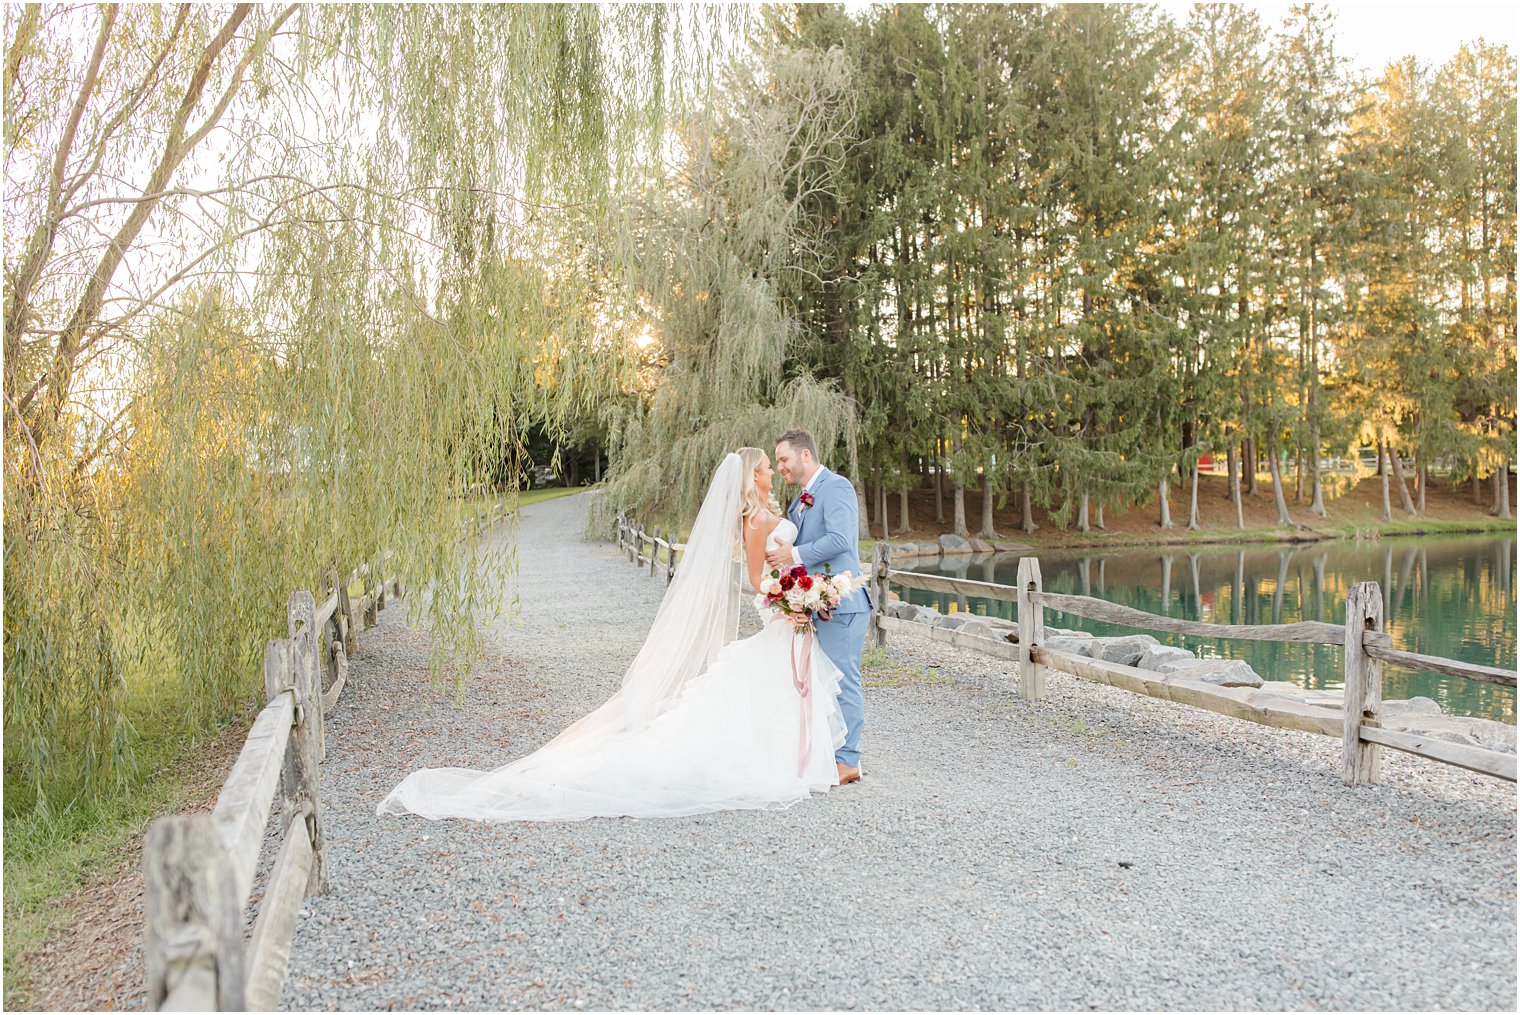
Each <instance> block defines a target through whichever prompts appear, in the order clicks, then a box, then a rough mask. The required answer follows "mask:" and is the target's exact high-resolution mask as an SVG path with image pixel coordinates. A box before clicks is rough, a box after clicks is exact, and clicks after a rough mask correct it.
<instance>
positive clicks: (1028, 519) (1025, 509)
mask: <svg viewBox="0 0 1520 1015" xmlns="http://www.w3.org/2000/svg"><path fill="white" fill-rule="evenodd" d="M1019 512H1020V514H1021V515H1023V517H1022V519H1021V520H1020V522H1019V528H1021V529H1023V530H1024V531H1025V532H1033V531H1034V530H1035V529H1038V528H1039V526H1038V525H1036V524H1035V523H1034V503H1033V498H1032V497H1030V496H1029V483H1028V482H1027V481H1026V482H1024V483H1022V484H1020V486H1019Z"/></svg>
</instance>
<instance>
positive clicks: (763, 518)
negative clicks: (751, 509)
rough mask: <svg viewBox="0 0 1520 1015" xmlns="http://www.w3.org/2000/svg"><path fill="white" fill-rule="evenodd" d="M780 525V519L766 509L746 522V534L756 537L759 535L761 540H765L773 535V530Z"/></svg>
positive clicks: (756, 513)
mask: <svg viewBox="0 0 1520 1015" xmlns="http://www.w3.org/2000/svg"><path fill="white" fill-rule="evenodd" d="M780 524H781V519H780V518H778V517H777V516H776V515H774V514H772V513H771V512H769V511H767V510H766V509H765V508H761V509H760V510H759V511H756V512H755V513H754V514H752V515H750V517H749V521H747V522H745V524H744V528H745V531H746V532H752V533H754V534H755V535H758V536H759V537H760V538H761V539H764V538H765V537H766V536H769V535H770V534H771V530H773V529H774V528H775V527H776V526H777V525H780Z"/></svg>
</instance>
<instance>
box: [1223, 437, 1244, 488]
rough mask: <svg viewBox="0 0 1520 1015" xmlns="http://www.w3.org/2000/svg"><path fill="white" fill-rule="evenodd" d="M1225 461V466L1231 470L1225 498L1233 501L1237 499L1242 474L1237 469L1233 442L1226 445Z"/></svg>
mask: <svg viewBox="0 0 1520 1015" xmlns="http://www.w3.org/2000/svg"><path fill="white" fill-rule="evenodd" d="M1224 461H1225V468H1226V469H1228V470H1229V480H1228V482H1226V483H1225V485H1224V499H1225V500H1229V501H1233V500H1234V499H1235V491H1236V490H1237V489H1239V484H1238V480H1239V478H1240V474H1239V473H1238V472H1237V471H1236V469H1235V445H1234V444H1233V443H1231V444H1227V445H1225V449H1224Z"/></svg>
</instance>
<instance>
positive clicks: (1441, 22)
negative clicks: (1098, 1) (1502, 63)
mask: <svg viewBox="0 0 1520 1015" xmlns="http://www.w3.org/2000/svg"><path fill="white" fill-rule="evenodd" d="M869 6H870V4H868V3H846V4H845V8H846V9H847V10H850V11H856V10H861V9H864V8H866V7H869ZM1156 6H1158V7H1162V8H1164V9H1166V10H1168V11H1170V12H1171V13H1172V17H1173V19H1174V20H1177V21H1181V20H1182V19H1183V18H1186V17H1187V12H1188V9H1189V8H1190V7H1191V6H1192V4H1190V3H1181V2H1175V0H1171V2H1164V3H1158V4H1157V5H1156ZM1248 6H1251V7H1254V8H1256V9H1257V10H1258V11H1260V12H1261V15H1262V20H1263V21H1265V22H1266V24H1267V25H1269V26H1272V27H1275V26H1276V25H1277V24H1278V22H1280V21H1281V20H1282V18H1283V15H1285V14H1286V13H1287V11H1288V7H1289V6H1290V5H1289V4H1287V3H1260V2H1257V3H1251V4H1249V5H1248ZM1323 6H1328V7H1331V8H1333V9H1334V10H1335V12H1336V28H1337V31H1336V36H1337V46H1336V49H1337V51H1338V52H1339V53H1340V54H1341V55H1342V56H1345V57H1347V58H1349V59H1350V60H1351V62H1352V65H1353V66H1354V67H1355V68H1356V69H1358V70H1363V71H1368V72H1376V71H1380V70H1382V69H1383V68H1384V67H1385V66H1387V65H1388V64H1389V63H1390V62H1392V61H1393V60H1397V59H1400V58H1402V57H1405V56H1410V55H1413V56H1415V57H1418V58H1419V59H1420V61H1421V62H1423V63H1426V64H1430V65H1440V64H1443V63H1445V62H1446V61H1447V60H1449V59H1451V57H1452V56H1453V55H1454V54H1455V53H1456V52H1457V48H1458V47H1459V46H1460V45H1461V44H1462V43H1464V42H1469V41H1472V40H1474V39H1477V38H1479V37H1481V38H1485V39H1487V40H1488V41H1490V42H1500V43H1504V44H1506V45H1508V46H1509V47H1510V49H1512V50H1514V49H1520V15H1517V13H1516V11H1517V10H1520V5H1517V4H1515V3H1514V2H1513V0H1511V2H1509V3H1470V2H1440V0H1437V2H1428V0H1427V2H1424V3H1388V2H1385V0H1372V2H1368V0H1361V2H1349V3H1329V4H1324V5H1323Z"/></svg>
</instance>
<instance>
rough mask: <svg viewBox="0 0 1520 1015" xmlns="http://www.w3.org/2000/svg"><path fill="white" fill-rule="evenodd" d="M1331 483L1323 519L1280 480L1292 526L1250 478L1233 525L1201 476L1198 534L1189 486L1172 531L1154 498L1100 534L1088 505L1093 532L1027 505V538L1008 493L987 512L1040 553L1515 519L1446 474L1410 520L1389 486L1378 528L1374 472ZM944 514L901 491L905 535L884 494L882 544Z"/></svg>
mask: <svg viewBox="0 0 1520 1015" xmlns="http://www.w3.org/2000/svg"><path fill="white" fill-rule="evenodd" d="M1336 479H1337V480H1338V481H1339V482H1340V483H1343V484H1346V485H1347V489H1345V490H1344V492H1340V493H1339V495H1338V496H1336V497H1334V498H1333V499H1332V498H1331V497H1329V496H1328V495H1327V497H1326V501H1325V506H1326V516H1325V517H1323V518H1321V517H1319V516H1317V515H1315V514H1313V513H1311V512H1310V511H1309V499H1308V494H1307V491H1306V492H1305V496H1304V500H1303V502H1302V503H1299V502H1296V501H1295V500H1294V498H1293V485H1292V480H1291V478H1290V479H1287V480H1286V484H1287V485H1286V496H1287V501H1288V515H1289V517H1290V518H1291V519H1292V522H1293V524H1292V526H1281V525H1279V524H1278V519H1277V505H1276V501H1275V499H1274V498H1273V496H1272V481H1271V479H1270V478H1269V477H1267V476H1265V475H1263V476H1261V477H1259V478H1258V480H1257V484H1256V493H1255V494H1249V493H1245V492H1244V490H1242V494H1241V502H1242V504H1241V506H1242V512H1241V513H1242V515H1243V517H1244V520H1245V527H1244V528H1243V529H1241V528H1237V527H1236V525H1235V509H1234V506H1233V505H1232V504H1231V503H1230V499H1229V481H1228V479H1227V478H1226V477H1225V476H1223V475H1203V476H1200V477H1199V484H1198V525H1199V527H1198V529H1197V530H1196V531H1189V530H1188V528H1187V520H1188V500H1189V489H1188V487H1187V485H1186V484H1183V485H1181V486H1174V487H1172V490H1171V498H1170V499H1171V516H1172V528H1171V529H1162V528H1161V527H1160V514H1161V512H1160V506H1159V503H1158V501H1157V499H1156V498H1155V497H1152V498H1151V499H1150V500H1149V502H1148V503H1145V504H1140V505H1136V506H1133V507H1128V508H1125V507H1120V506H1116V505H1108V506H1107V508H1106V510H1105V511H1104V518H1103V527H1102V528H1101V529H1100V528H1098V526H1097V505H1096V503H1094V504H1093V505H1092V506H1091V512H1090V522H1091V524H1092V528H1091V531H1089V532H1085V533H1084V532H1079V531H1078V530H1077V528H1076V519H1075V516H1074V515H1075V512H1073V517H1072V518H1071V519H1069V520H1068V521H1067V525H1066V528H1065V529H1063V528H1061V526H1060V525H1058V524H1057V522H1056V520H1055V519H1054V518H1053V517H1052V516H1051V512H1049V511H1047V510H1044V509H1042V508H1039V507H1036V508H1035V509H1034V522H1035V524H1036V525H1037V526H1038V528H1037V529H1036V530H1035V531H1034V532H1032V533H1025V532H1024V531H1023V530H1022V528H1021V527H1020V521H1021V515H1020V512H1019V503H1018V498H1017V497H1016V496H1014V497H1009V498H1008V500H1007V503H1005V504H1003V505H1001V506H998V507H995V509H994V511H993V522H994V527H995V529H996V531H997V533H998V536H999V537H1000V538H1003V539H1011V540H1017V541H1019V542H1023V543H1029V544H1030V545H1032V546H1036V547H1045V548H1054V547H1066V546H1090V545H1115V546H1122V545H1126V544H1143V543H1158V542H1179V543H1181V542H1233V541H1238V540H1242V539H1247V540H1252V541H1294V540H1309V539H1325V538H1334V537H1346V536H1357V535H1362V536H1367V535H1374V534H1378V533H1388V534H1414V533H1419V532H1458V531H1475V532H1477V531H1487V530H1493V529H1495V528H1509V529H1514V528H1515V522H1514V521H1513V520H1510V521H1507V522H1505V521H1501V520H1499V519H1497V518H1496V517H1495V516H1494V514H1493V513H1492V510H1491V506H1492V500H1493V490H1494V486H1493V482H1492V480H1489V481H1485V482H1484V483H1483V484H1482V489H1481V503H1475V502H1474V498H1473V493H1472V485H1471V483H1466V482H1464V483H1459V484H1454V483H1452V482H1451V481H1449V480H1447V479H1445V478H1437V477H1431V482H1430V488H1429V489H1428V490H1427V491H1426V494H1425V510H1424V511H1423V512H1421V513H1419V514H1418V515H1417V516H1413V517H1412V516H1410V515H1409V514H1408V513H1406V512H1405V511H1404V510H1403V508H1402V506H1401V505H1400V501H1399V495H1398V489H1397V487H1396V486H1391V489H1390V493H1389V498H1390V502H1391V504H1392V507H1393V511H1392V514H1393V520H1392V521H1391V522H1385V521H1383V520H1382V515H1383V493H1382V485H1381V481H1380V480H1379V479H1378V477H1377V476H1376V475H1369V476H1364V477H1362V478H1361V479H1360V481H1355V480H1352V479H1351V478H1350V477H1336ZM1514 485H1515V480H1514V477H1510V505H1511V510H1513V509H1514V507H1515V505H1516V500H1515V489H1514ZM1411 495H1413V490H1412V489H1411ZM943 510H944V522H943V523H938V522H937V521H936V519H935V511H934V488H933V486H932V485H929V484H927V483H926V484H924V486H923V488H922V489H918V490H914V491H912V492H911V493H910V494H909V497H908V521H909V523H910V527H909V528H908V529H906V530H904V529H903V528H902V527H901V523H902V514H901V500H900V498H899V496H897V495H895V494H894V495H891V496H889V497H888V498H887V520H888V522H889V524H890V527H891V534H890V538H891V539H892V541H894V542H933V541H934V540H936V539H938V538H939V536H940V535H942V534H944V533H947V532H952V531H954V524H953V522H954V517H955V515H954V510H955V507H954V500H953V496H952V495H951V494H950V493H948V492H947V493H946V495H945V497H944V499H943ZM981 524H982V495H981V493H980V492H977V491H971V490H968V491H967V492H966V527H967V529H968V530H969V531H970V532H971V534H972V535H976V534H977V532H978V531H979V530H980V528H981ZM871 534H872V536H873V537H874V538H876V539H880V538H882V526H881V519H880V517H879V516H878V515H877V513H876V510H875V505H874V504H873V505H872V506H871Z"/></svg>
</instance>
